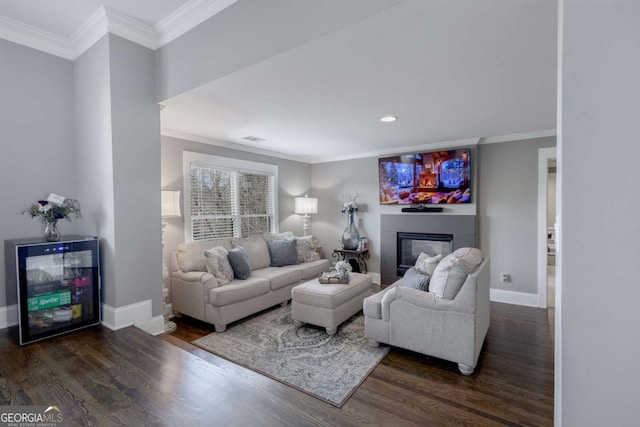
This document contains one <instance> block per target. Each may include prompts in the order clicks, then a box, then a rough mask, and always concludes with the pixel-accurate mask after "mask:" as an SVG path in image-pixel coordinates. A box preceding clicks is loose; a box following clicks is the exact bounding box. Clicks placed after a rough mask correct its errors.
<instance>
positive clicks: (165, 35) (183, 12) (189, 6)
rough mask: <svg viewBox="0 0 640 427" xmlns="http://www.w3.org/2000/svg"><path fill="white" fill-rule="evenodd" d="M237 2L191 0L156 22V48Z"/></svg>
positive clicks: (232, 0) (226, 0) (233, 0)
mask: <svg viewBox="0 0 640 427" xmlns="http://www.w3.org/2000/svg"><path fill="white" fill-rule="evenodd" d="M236 1H237V0H191V1H189V2H187V3H185V4H183V5H182V6H180V7H179V8H178V9H176V10H175V11H174V12H173V13H172V14H171V15H169V16H167V17H166V18H164V19H163V20H162V21H160V22H158V23H157V24H156V25H155V26H154V29H155V30H156V32H157V34H158V47H162V46H164V45H166V44H167V43H170V42H172V41H173V40H175V39H177V38H178V37H180V36H181V35H183V34H184V33H186V32H188V31H190V30H192V29H193V28H195V27H197V26H198V25H200V24H202V23H203V22H204V21H206V20H207V19H209V18H211V17H212V16H214V15H216V14H218V13H219V12H221V11H223V10H224V9H226V8H227V7H229V6H231V5H232V4H234V3H235V2H236Z"/></svg>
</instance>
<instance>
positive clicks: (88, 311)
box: [5, 236, 101, 345]
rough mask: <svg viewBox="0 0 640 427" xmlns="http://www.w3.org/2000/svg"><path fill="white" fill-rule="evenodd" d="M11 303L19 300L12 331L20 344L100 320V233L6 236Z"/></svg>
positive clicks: (95, 323)
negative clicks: (58, 238) (58, 236)
mask: <svg viewBox="0 0 640 427" xmlns="http://www.w3.org/2000/svg"><path fill="white" fill-rule="evenodd" d="M5 270H6V279H7V280H6V292H7V305H8V306H11V305H14V304H15V305H17V307H18V324H17V325H15V326H12V327H10V333H11V335H13V336H14V337H15V338H16V340H17V341H18V342H19V343H20V344H21V345H22V344H29V343H32V342H34V341H39V340H42V339H45V338H49V337H52V336H55V335H60V334H64V333H67V332H71V331H75V330H77V329H81V328H86V327H89V326H94V325H98V324H100V321H101V313H100V286H101V285H100V254H99V245H98V238H97V237H84V236H68V237H67V238H65V239H64V240H61V241H59V242H46V241H44V240H43V239H20V240H6V241H5Z"/></svg>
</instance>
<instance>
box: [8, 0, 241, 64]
mask: <svg viewBox="0 0 640 427" xmlns="http://www.w3.org/2000/svg"><path fill="white" fill-rule="evenodd" d="M236 1H237V0H190V1H189V2H187V3H185V4H184V5H182V6H181V7H179V8H178V9H176V10H175V11H174V12H173V13H171V14H170V15H169V16H167V17H166V18H164V19H163V20H162V21H160V22H159V23H158V24H156V25H155V26H150V25H147V24H145V23H143V22H140V21H138V20H137V19H134V18H132V17H130V16H128V15H126V14H124V13H122V12H120V11H118V10H115V9H112V8H110V7H108V6H100V7H99V8H98V9H97V10H96V11H95V12H94V13H93V15H91V16H90V17H89V19H87V20H86V21H85V23H84V24H82V25H81V26H80V28H78V29H77V30H76V31H75V32H74V33H73V34H72V35H71V37H70V38H68V39H67V38H65V37H61V36H58V35H56V34H53V33H49V32H47V31H43V30H41V29H39V28H36V27H33V26H30V25H27V24H24V23H22V22H19V21H15V20H13V19H11V18H7V17H5V16H2V15H0V38H2V39H5V40H9V41H11V42H14V43H17V44H20V45H23V46H27V47H30V48H32V49H36V50H39V51H41V52H45V53H49V54H52V55H56V56H59V57H61V58H65V59H70V60H72V61H73V60H75V59H76V58H78V57H79V56H80V55H82V54H83V53H84V52H86V51H87V49H89V48H90V47H91V46H93V45H94V44H95V43H96V42H97V41H98V40H100V39H101V38H102V37H103V36H104V35H105V34H107V33H111V34H115V35H117V36H119V37H122V38H124V39H126V40H129V41H131V42H133V43H136V44H138V45H140V46H143V47H146V48H148V49H151V50H156V49H158V48H160V47H162V46H164V45H165V44H167V43H169V42H171V41H173V40H175V39H176V38H178V37H180V36H181V35H183V34H184V33H186V32H187V31H190V30H191V29H193V28H194V27H196V26H198V25H199V24H201V23H202V22H204V21H206V20H207V19H209V18H211V17H212V16H214V15H215V14H217V13H219V12H221V11H222V10H224V9H226V8H227V7H229V6H231V5H232V4H233V3H235V2H236Z"/></svg>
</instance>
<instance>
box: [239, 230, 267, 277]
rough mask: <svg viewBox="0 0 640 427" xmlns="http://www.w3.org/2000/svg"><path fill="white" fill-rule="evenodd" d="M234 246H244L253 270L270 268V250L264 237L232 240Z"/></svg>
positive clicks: (255, 236)
mask: <svg viewBox="0 0 640 427" xmlns="http://www.w3.org/2000/svg"><path fill="white" fill-rule="evenodd" d="M231 245H232V246H236V245H237V246H242V247H243V248H244V250H245V251H246V252H247V255H249V263H250V264H251V269H252V270H259V269H261V268H265V267H269V265H270V264H271V258H270V257H269V249H268V248H267V243H266V242H265V241H264V238H263V237H262V236H258V235H254V236H250V237H243V238H241V239H231Z"/></svg>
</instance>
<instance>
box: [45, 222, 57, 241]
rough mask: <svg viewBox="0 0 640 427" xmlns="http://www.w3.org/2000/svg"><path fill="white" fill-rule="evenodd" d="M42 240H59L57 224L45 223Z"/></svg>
mask: <svg viewBox="0 0 640 427" xmlns="http://www.w3.org/2000/svg"><path fill="white" fill-rule="evenodd" d="M44 238H45V240H46V241H47V242H57V241H58V240H60V232H59V231H58V223H57V222H55V221H53V222H47V223H46V224H45V226H44Z"/></svg>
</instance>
